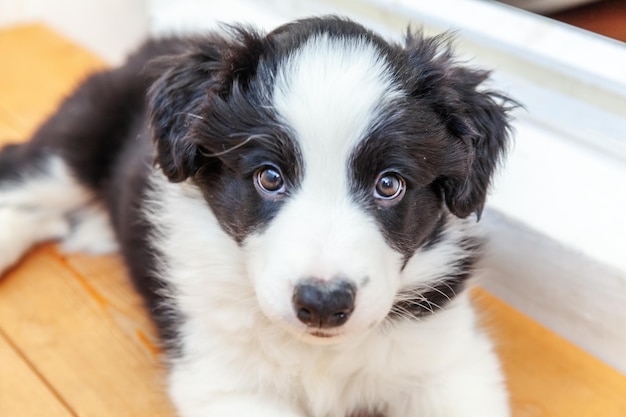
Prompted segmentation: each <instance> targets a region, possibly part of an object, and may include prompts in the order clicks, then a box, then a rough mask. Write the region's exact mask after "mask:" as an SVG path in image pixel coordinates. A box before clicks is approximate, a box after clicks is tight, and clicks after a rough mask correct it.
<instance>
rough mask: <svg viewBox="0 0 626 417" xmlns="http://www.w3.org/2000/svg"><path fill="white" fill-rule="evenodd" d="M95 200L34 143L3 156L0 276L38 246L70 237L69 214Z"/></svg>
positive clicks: (59, 162)
mask: <svg viewBox="0 0 626 417" xmlns="http://www.w3.org/2000/svg"><path fill="white" fill-rule="evenodd" d="M90 198H91V196H90V194H89V192H87V190H86V189H85V188H84V187H82V186H80V185H79V184H78V183H77V182H76V181H75V180H74V179H73V178H72V176H71V174H70V172H69V170H68V168H67V166H66V165H65V163H64V162H63V160H61V158H59V157H57V156H53V155H50V154H49V153H46V152H45V151H44V150H42V149H33V148H32V147H31V146H30V144H25V145H11V146H7V147H6V148H4V149H2V150H1V151H0V275H1V274H2V273H3V272H5V271H6V269H8V268H9V267H11V266H12V265H13V264H14V263H15V262H17V261H18V260H19V259H20V258H21V257H22V256H23V255H24V254H25V253H26V252H27V251H28V250H29V249H30V248H31V247H32V246H33V245H35V244H36V243H39V242H43V241H46V240H52V239H59V238H63V237H65V236H67V235H68V234H69V232H70V221H69V218H68V214H69V213H70V212H72V211H73V210H76V209H77V208H79V207H82V206H84V205H86V204H87V203H88V202H89V200H90Z"/></svg>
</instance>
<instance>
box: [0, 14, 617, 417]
mask: <svg viewBox="0 0 626 417" xmlns="http://www.w3.org/2000/svg"><path fill="white" fill-rule="evenodd" d="M0 57H2V61H0V144H2V143H8V142H13V141H19V140H24V139H25V138H26V137H28V135H29V134H30V133H32V131H33V130H34V129H35V128H36V126H37V125H38V124H39V123H41V121H42V120H43V118H45V116H46V115H48V114H50V112H51V111H53V109H54V108H55V106H56V105H57V104H58V102H59V100H60V98H61V97H62V96H63V95H65V94H67V93H68V92H69V91H70V90H71V89H72V88H73V86H75V85H76V83H77V82H78V81H79V80H80V79H81V78H83V77H84V76H85V75H86V74H87V73H89V72H91V71H94V70H98V69H100V68H102V67H103V64H102V61H100V60H99V59H98V58H97V57H94V56H93V55H90V54H89V53H87V52H85V51H84V50H83V49H81V48H79V47H77V46H75V45H73V44H72V43H70V42H67V41H66V40H64V39H63V38H61V37H60V36H58V35H57V34H55V33H53V32H51V31H49V30H48V29H46V28H45V27H43V26H26V27H19V28H14V29H10V30H0ZM7 63H10V65H8V64H7ZM1 232H2V231H0V233H1ZM475 300H476V303H477V305H478V306H479V307H481V310H482V311H483V313H482V317H483V322H484V324H485V326H486V327H487V328H488V329H489V330H490V332H491V333H492V334H493V336H494V338H495V339H496V341H497V343H498V353H499V355H500V356H501V358H502V360H503V366H504V369H505V371H506V374H507V378H508V381H509V386H510V389H511V397H512V404H513V407H514V417H572V416H590V417H591V416H593V417H596V416H602V417H625V416H626V395H625V394H626V377H624V376H623V375H621V374H619V373H618V372H616V371H615V370H613V369H611V368H609V367H608V366H606V365H605V364H603V363H602V362H600V361H598V360H597V359H595V358H593V357H591V356H590V355H588V354H586V353H585V352H583V351H581V350H580V349H578V348H576V347H575V346H572V345H571V344H569V343H568V342H566V341H564V340H563V339H561V338H560V337H558V336H556V335H555V334H554V333H552V332H550V331H548V330H546V329H545V328H543V327H542V326H540V325H538V324H537V323H535V322H533V321H532V320H530V319H529V318H528V317H526V316H524V315H522V314H520V313H519V312H517V311H515V310H513V309H512V308H510V307H509V306H507V305H506V304H504V303H502V302H501V301H499V300H498V299H496V298H495V297H493V296H491V295H490V294H488V293H486V292H484V291H481V290H478V291H477V292H476V293H475ZM157 346H158V345H157V343H156V339H155V334H154V329H153V326H152V325H151V323H150V321H149V319H148V317H147V315H146V312H145V311H144V309H143V308H142V307H141V301H140V299H139V297H138V296H137V295H136V294H135V292H134V291H133V289H132V287H131V286H130V284H129V282H128V280H127V277H126V272H125V270H124V267H123V265H122V263H121V261H120V259H119V258H118V257H117V256H102V257H93V256H87V255H63V254H61V253H60V252H59V251H58V249H57V247H56V246H55V245H54V244H45V245H42V246H40V247H38V248H36V249H35V250H33V251H32V252H31V253H30V254H29V255H28V256H27V257H26V258H25V259H24V260H23V261H22V262H20V264H19V265H17V266H16V267H15V268H14V269H13V270H11V271H10V272H9V273H8V274H7V275H6V276H5V277H4V278H3V279H2V280H0V416H2V417H28V416H51V417H56V416H81V417H83V416H85V417H87V416H89V417H100V416H102V417H105V416H125V417H126V416H163V417H166V416H173V415H174V414H173V412H172V408H171V405H170V404H169V402H168V400H167V397H166V395H165V394H164V392H163V381H164V379H163V371H162V369H161V365H160V352H159V349H158V347H157Z"/></svg>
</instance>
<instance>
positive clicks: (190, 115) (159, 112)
mask: <svg viewBox="0 0 626 417" xmlns="http://www.w3.org/2000/svg"><path fill="white" fill-rule="evenodd" d="M220 59H221V51H220V47H219V46H218V45H216V44H215V43H212V42H206V43H204V44H203V43H201V42H194V44H192V45H191V46H190V47H189V49H188V50H186V51H184V52H182V53H180V54H179V55H174V56H170V57H167V58H162V59H158V60H156V61H155V62H154V65H155V66H159V67H161V68H163V70H162V73H161V75H160V77H159V78H158V79H157V80H156V82H154V84H153V85H152V87H151V88H150V90H149V91H148V98H149V107H150V121H151V127H152V136H153V140H154V142H155V144H156V147H157V156H156V162H157V163H158V164H159V165H160V167H161V169H162V170H163V172H164V173H165V175H166V176H167V177H168V178H169V180H170V181H173V182H180V181H184V180H185V179H186V178H187V177H189V176H191V175H193V174H194V173H195V172H196V171H197V169H198V158H199V152H198V151H199V149H198V146H197V144H195V143H194V142H193V141H192V140H190V139H189V137H188V136H189V132H190V128H191V126H192V124H193V123H194V118H198V117H202V116H200V112H201V111H202V103H203V101H204V100H206V95H207V94H208V92H209V91H210V90H211V89H212V84H214V83H215V73H216V71H217V70H218V67H219V65H218V63H219V61H220Z"/></svg>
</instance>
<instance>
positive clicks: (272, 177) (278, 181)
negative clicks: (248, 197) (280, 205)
mask: <svg viewBox="0 0 626 417" xmlns="http://www.w3.org/2000/svg"><path fill="white" fill-rule="evenodd" d="M254 185H255V186H256V188H257V190H259V191H260V192H262V193H264V194H269V195H277V194H281V193H283V192H284V191H285V183H284V181H283V176H282V174H281V173H280V170H279V169H278V168H276V167H273V166H266V167H263V168H261V169H259V170H258V171H257V172H256V173H255V175H254Z"/></svg>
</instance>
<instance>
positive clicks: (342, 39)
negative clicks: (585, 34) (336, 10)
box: [150, 18, 510, 341]
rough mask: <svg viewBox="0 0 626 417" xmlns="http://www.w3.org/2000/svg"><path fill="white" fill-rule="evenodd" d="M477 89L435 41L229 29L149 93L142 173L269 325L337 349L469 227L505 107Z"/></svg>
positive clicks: (475, 80)
mask: <svg viewBox="0 0 626 417" xmlns="http://www.w3.org/2000/svg"><path fill="white" fill-rule="evenodd" d="M487 77H488V73H487V72H484V71H478V70H473V69H469V68H467V67H465V66H462V65H460V64H458V63H457V62H456V61H455V59H454V57H453V56H452V53H451V52H450V49H449V46H448V42H447V40H446V38H445V37H435V38H424V37H423V36H421V34H419V33H418V34H409V35H407V37H406V41H405V42H404V44H403V45H396V44H390V43H387V42H386V41H384V40H383V39H381V38H380V37H378V36H377V35H375V34H373V33H371V32H370V31H368V30H366V29H364V28H363V27H361V26H360V25H357V24H355V23H352V22H350V21H346V20H342V19H337V18H323V19H309V20H303V21H298V22H295V23H291V24H288V25H285V26H282V27H280V28H278V29H276V30H274V31H273V32H271V33H269V34H267V35H263V34H260V33H258V32H256V31H254V30H251V29H247V28H242V27H235V28H230V29H229V30H228V31H227V34H225V35H221V36H219V35H211V36H210V37H208V38H204V39H197V40H195V41H194V42H193V43H192V44H191V46H190V47H189V49H188V50H187V51H186V52H184V53H183V54H181V55H179V56H177V57H175V58H174V59H172V61H171V62H170V64H169V66H168V69H167V70H166V71H165V72H164V73H163V75H162V76H161V77H160V79H159V80H158V81H157V82H156V83H155V84H154V86H153V88H152V90H151V92H150V99H151V102H150V105H151V112H152V115H151V117H152V125H153V131H154V138H155V141H156V145H157V149H158V155H157V162H158V164H159V165H160V167H161V169H162V170H163V172H164V173H165V175H166V176H167V177H168V178H169V179H170V181H173V182H180V181H190V182H191V183H193V184H195V185H196V186H197V187H199V188H200V189H201V190H202V192H203V194H204V196H205V199H206V201H207V203H208V206H209V207H210V209H211V211H212V213H213V215H214V216H215V218H216V219H217V221H219V222H220V225H221V226H222V228H223V230H224V231H225V232H226V233H227V234H228V235H230V236H231V237H232V239H234V240H235V241H236V242H237V243H238V244H239V245H240V247H241V248H242V251H244V252H245V254H246V256H245V259H246V261H247V265H246V269H247V271H248V274H249V278H250V280H251V282H252V284H253V285H254V288H255V292H256V295H257V300H258V303H259V305H260V307H261V309H262V311H263V312H264V313H265V314H266V315H267V316H268V317H269V318H270V319H271V320H272V321H274V322H275V323H278V324H281V325H283V326H284V327H287V328H288V329H291V330H292V331H293V332H294V333H296V334H300V335H303V337H304V338H306V339H308V340H316V341H321V340H327V341H330V340H342V339H343V337H342V336H348V335H354V334H364V333H366V332H367V331H368V329H371V328H373V327H375V326H376V325H377V324H378V323H380V322H381V321H383V320H384V319H385V318H386V317H388V316H389V315H390V312H392V310H393V306H394V303H398V297H399V294H401V293H402V291H404V290H406V288H407V286H410V285H413V284H415V283H414V282H412V281H411V280H413V279H414V278H412V277H407V276H406V275H407V274H406V270H407V265H409V264H411V263H419V262H420V259H419V258H420V256H421V254H422V253H423V252H424V247H426V246H432V245H433V244H435V243H436V242H435V240H437V239H436V237H437V236H438V235H440V234H441V229H442V228H445V222H446V220H445V219H446V217H449V216H456V217H458V218H466V217H468V216H469V215H471V214H472V213H476V214H477V215H478V216H480V213H481V211H482V209H483V205H484V202H485V197H486V193H487V188H488V186H489V182H490V177H491V175H492V173H493V171H494V168H495V167H496V165H497V163H498V161H499V158H500V156H501V154H502V153H503V151H504V149H505V147H506V142H507V134H508V118H507V110H508V107H507V106H508V105H509V103H510V102H509V101H508V99H506V98H505V97H503V96H502V95H500V94H498V93H495V92H491V91H486V90H482V89H481V88H482V87H481V84H482V83H483V81H485V80H486V79H487ZM409 269H410V268H409ZM405 301H406V300H405Z"/></svg>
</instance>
